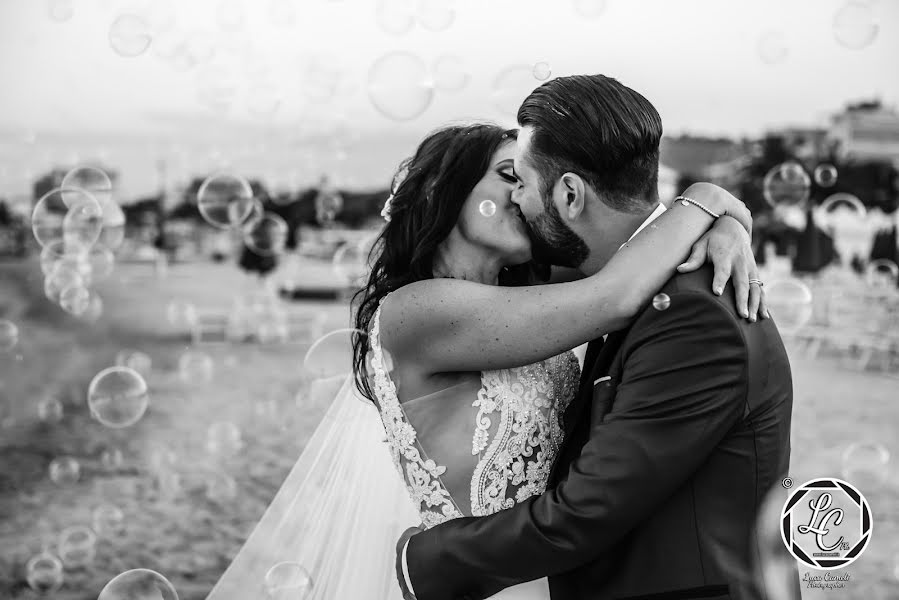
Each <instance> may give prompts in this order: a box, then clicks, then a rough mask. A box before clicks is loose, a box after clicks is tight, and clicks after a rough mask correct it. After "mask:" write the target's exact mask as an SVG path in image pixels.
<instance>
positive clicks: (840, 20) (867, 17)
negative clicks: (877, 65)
mask: <svg viewBox="0 0 899 600" xmlns="http://www.w3.org/2000/svg"><path fill="white" fill-rule="evenodd" d="M879 30H880V25H878V23H877V20H876V18H875V16H874V10H873V9H872V8H871V6H870V5H869V4H868V3H867V2H860V1H852V2H846V3H845V4H844V5H843V6H842V7H841V8H840V9H839V10H837V12H836V13H835V14H834V16H833V36H834V38H835V39H836V40H837V43H839V44H840V45H841V46H843V47H844V48H849V49H850V50H860V49H862V48H864V47H866V46H868V45H870V44H871V42H873V41H874V39H875V38H876V37H877V33H878V31H879Z"/></svg>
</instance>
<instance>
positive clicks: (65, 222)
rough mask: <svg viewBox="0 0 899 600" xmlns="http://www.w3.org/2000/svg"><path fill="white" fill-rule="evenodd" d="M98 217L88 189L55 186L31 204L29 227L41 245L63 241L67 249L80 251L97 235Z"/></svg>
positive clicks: (100, 221)
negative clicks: (32, 207) (32, 208)
mask: <svg viewBox="0 0 899 600" xmlns="http://www.w3.org/2000/svg"><path fill="white" fill-rule="evenodd" d="M102 216H103V210H102V207H101V206H100V203H99V202H98V201H97V199H96V198H94V197H93V196H92V195H91V194H90V193H89V192H87V191H85V190H82V189H81V188H56V189H53V190H50V191H49V192H47V193H46V194H44V195H43V196H41V198H40V199H39V200H38V201H37V202H36V203H35V205H34V210H33V211H32V213H31V229H32V231H33V232H34V239H36V240H37V242H38V243H39V244H40V245H41V246H46V245H47V244H50V243H52V242H55V241H58V240H64V241H65V242H66V249H67V250H72V251H83V250H86V249H87V248H89V247H90V246H91V245H93V244H94V242H96V241H97V239H98V238H99V237H100V231H101V229H102V227H103V219H102Z"/></svg>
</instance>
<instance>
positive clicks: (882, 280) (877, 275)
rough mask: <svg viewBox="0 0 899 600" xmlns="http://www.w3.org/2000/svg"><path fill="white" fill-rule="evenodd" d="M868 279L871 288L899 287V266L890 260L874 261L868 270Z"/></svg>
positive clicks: (880, 259)
mask: <svg viewBox="0 0 899 600" xmlns="http://www.w3.org/2000/svg"><path fill="white" fill-rule="evenodd" d="M866 278H867V281H868V285H869V286H871V287H874V288H885V289H893V288H895V287H897V285H899V265H897V264H896V263H894V262H893V261H891V260H890V259H888V258H879V259H877V260H872V261H871V262H870V263H869V264H868V267H867V269H866Z"/></svg>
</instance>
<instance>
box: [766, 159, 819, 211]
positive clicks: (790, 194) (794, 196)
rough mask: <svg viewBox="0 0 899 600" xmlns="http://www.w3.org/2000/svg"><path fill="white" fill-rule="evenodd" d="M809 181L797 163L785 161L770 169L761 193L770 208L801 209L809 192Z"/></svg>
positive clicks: (806, 174)
mask: <svg viewBox="0 0 899 600" xmlns="http://www.w3.org/2000/svg"><path fill="white" fill-rule="evenodd" d="M811 183H812V182H811V179H810V178H809V176H808V173H806V172H805V169H803V168H802V165H800V164H799V163H797V162H794V161H787V162H785V163H781V164H779V165H777V166H776V167H774V168H772V169H771V170H770V171H768V173H767V174H766V175H765V179H764V181H763V183H762V192H763V194H764V196H765V200H766V201H767V202H768V204H770V205H771V206H772V207H777V206H797V207H800V208H803V207H804V206H805V203H806V201H807V200H808V197H809V192H810V190H811Z"/></svg>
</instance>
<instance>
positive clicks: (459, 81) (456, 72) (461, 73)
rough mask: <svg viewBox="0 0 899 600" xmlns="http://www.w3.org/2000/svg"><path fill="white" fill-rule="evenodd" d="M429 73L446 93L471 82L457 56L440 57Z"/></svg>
mask: <svg viewBox="0 0 899 600" xmlns="http://www.w3.org/2000/svg"><path fill="white" fill-rule="evenodd" d="M431 71H432V72H433V74H434V87H436V88H437V89H438V90H443V91H446V92H458V91H459V90H461V89H462V88H464V87H465V86H466V85H468V82H469V81H470V80H471V75H470V74H469V72H468V69H467V68H466V66H465V62H464V61H463V60H462V59H461V58H459V57H458V56H453V55H444V56H441V57H440V58H438V59H437V60H436V61H434V66H433V68H432V69H431ZM394 191H395V190H394Z"/></svg>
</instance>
